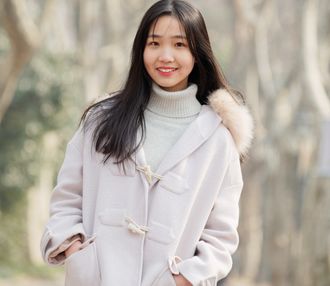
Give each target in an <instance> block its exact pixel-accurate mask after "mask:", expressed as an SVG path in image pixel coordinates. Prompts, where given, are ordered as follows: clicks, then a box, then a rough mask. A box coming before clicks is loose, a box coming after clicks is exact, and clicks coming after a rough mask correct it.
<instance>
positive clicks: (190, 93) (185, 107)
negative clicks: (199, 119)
mask: <svg viewBox="0 0 330 286" xmlns="http://www.w3.org/2000/svg"><path fill="white" fill-rule="evenodd" d="M196 94H197V85H196V84H190V85H189V86H188V87H187V88H186V89H184V90H180V91H166V90H164V89H162V88H161V87H159V86H158V85H157V84H155V83H153V85H152V90H151V96H150V100H149V103H148V107H147V109H148V110H150V111H151V112H153V113H156V114H158V115H161V116H164V117H176V118H182V117H190V116H194V115H197V114H198V113H199V112H200V110H201V104H200V103H199V101H198V100H197V99H196Z"/></svg>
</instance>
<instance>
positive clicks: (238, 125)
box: [208, 89, 254, 157]
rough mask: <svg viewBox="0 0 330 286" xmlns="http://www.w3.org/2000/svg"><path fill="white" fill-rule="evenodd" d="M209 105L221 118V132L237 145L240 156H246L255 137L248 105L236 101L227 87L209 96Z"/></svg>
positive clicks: (229, 141)
mask: <svg viewBox="0 0 330 286" xmlns="http://www.w3.org/2000/svg"><path fill="white" fill-rule="evenodd" d="M208 101H209V106H210V107H211V108H212V110H213V111H214V112H215V113H216V114H217V115H218V116H219V117H220V118H221V121H222V124H220V127H219V130H218V132H219V133H222V134H223V135H224V136H225V138H226V140H228V143H232V144H233V145H235V146H236V149H237V152H238V153H239V155H240V156H242V157H245V156H246V155H247V153H248V150H249V148H250V146H251V142H252V139H253V128H254V123H253V119H252V116H251V113H250V111H249V109H248V107H247V106H246V105H243V104H241V103H239V102H238V101H236V100H235V99H234V97H233V96H232V95H231V94H230V93H229V92H228V91H227V90H225V89H218V90H216V91H214V92H212V93H211V94H210V95H209V96H208Z"/></svg>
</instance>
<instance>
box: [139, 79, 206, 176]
mask: <svg viewBox="0 0 330 286" xmlns="http://www.w3.org/2000/svg"><path fill="white" fill-rule="evenodd" d="M196 94H197V85H196V84H191V85H189V86H188V87H187V88H186V89H184V90H180V91H175V92H169V91H165V90H163V89H162V88H160V87H159V86H158V85H156V84H155V83H154V84H153V85H152V91H151V96H150V100H149V103H148V106H147V109H146V110H145V113H144V116H145V121H146V138H145V141H144V144H143V149H144V153H145V156H146V161H147V164H148V165H149V166H150V167H151V170H153V171H156V170H157V168H158V166H159V164H160V162H161V161H162V159H163V158H164V156H166V153H167V152H168V151H169V149H170V148H171V147H172V146H173V145H174V144H175V143H176V141H178V139H179V138H180V136H181V135H182V134H183V133H184V131H185V130H186V128H187V127H188V125H189V124H190V123H191V122H192V121H193V120H194V119H195V118H196V117H197V116H198V114H199V112H200V110H201V104H200V103H199V101H198V100H197V99H196Z"/></svg>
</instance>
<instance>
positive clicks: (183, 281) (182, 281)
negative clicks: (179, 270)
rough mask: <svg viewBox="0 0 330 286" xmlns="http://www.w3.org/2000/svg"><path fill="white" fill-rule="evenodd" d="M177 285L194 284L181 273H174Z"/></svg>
mask: <svg viewBox="0 0 330 286" xmlns="http://www.w3.org/2000/svg"><path fill="white" fill-rule="evenodd" d="M173 277H174V280H175V284H176V286H192V284H191V283H190V282H189V281H188V280H187V279H186V278H184V276H182V275H181V274H179V275H173Z"/></svg>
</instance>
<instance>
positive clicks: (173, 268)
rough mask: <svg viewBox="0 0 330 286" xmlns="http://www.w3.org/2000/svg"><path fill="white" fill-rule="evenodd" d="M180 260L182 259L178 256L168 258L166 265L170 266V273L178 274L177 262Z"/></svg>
mask: <svg viewBox="0 0 330 286" xmlns="http://www.w3.org/2000/svg"><path fill="white" fill-rule="evenodd" d="M181 261H182V259H181V258H180V257H179V256H173V257H171V258H169V259H168V267H169V268H170V270H171V272H172V274H174V275H179V274H180V272H179V268H178V264H177V263H179V262H181Z"/></svg>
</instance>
